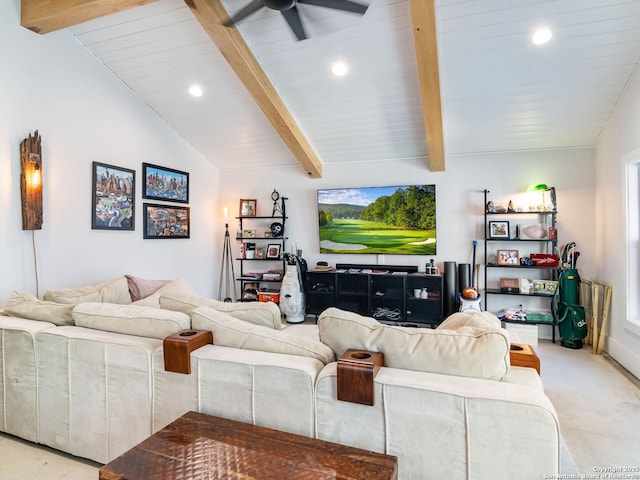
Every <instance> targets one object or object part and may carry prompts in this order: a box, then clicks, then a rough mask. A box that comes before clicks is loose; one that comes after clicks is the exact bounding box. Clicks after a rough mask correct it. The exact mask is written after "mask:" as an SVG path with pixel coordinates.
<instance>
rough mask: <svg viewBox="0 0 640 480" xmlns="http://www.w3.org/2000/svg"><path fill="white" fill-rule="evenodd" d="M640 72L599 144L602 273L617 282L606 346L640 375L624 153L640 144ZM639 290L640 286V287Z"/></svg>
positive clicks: (639, 336)
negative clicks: (631, 302)
mask: <svg viewBox="0 0 640 480" xmlns="http://www.w3.org/2000/svg"><path fill="white" fill-rule="evenodd" d="M639 132H640V74H639V73H638V71H636V73H635V75H634V77H633V78H632V79H631V81H630V83H629V85H628V86H627V88H626V90H625V93H624V96H623V97H622V99H621V101H620V103H619V105H618V107H617V108H616V111H615V113H614V115H613V116H612V118H611V119H610V121H609V123H608V125H607V128H606V129H605V131H604V133H603V134H602V135H601V137H600V139H599V141H598V144H597V145H596V173H597V190H596V198H597V203H596V205H597V215H596V218H597V225H598V228H597V237H596V238H597V253H598V263H597V271H598V277H599V279H601V280H602V281H604V282H607V283H609V284H611V285H612V287H613V296H612V305H611V315H610V323H609V328H608V336H607V337H606V339H605V350H606V351H607V352H608V353H609V354H610V355H611V356H613V357H614V358H615V359H616V360H618V361H619V362H620V363H621V364H622V365H624V366H625V367H626V368H627V369H628V370H630V371H631V372H633V373H634V375H636V376H637V377H640V329H638V328H637V327H635V329H634V326H633V325H632V324H631V323H630V322H628V321H627V319H626V315H627V312H626V304H627V293H626V290H627V285H626V282H627V279H626V277H625V272H626V259H625V242H626V231H625V175H624V174H625V165H624V160H623V158H624V156H625V155H627V154H629V153H631V152H633V151H636V150H637V149H639V148H640V134H639ZM635 294H636V295H638V292H635Z"/></svg>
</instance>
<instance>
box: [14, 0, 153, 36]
mask: <svg viewBox="0 0 640 480" xmlns="http://www.w3.org/2000/svg"><path fill="white" fill-rule="evenodd" d="M156 1H157V0H108V1H105V0H55V1H53V0H22V4H21V10H20V15H21V19H20V24H21V25H22V26H23V27H25V28H28V29H29V30H33V31H34V32H36V33H42V34H44V33H49V32H53V31H55V30H60V29H62V28H67V27H71V26H72V25H77V24H78V23H82V22H86V21H88V20H93V19H94V18H99V17H103V16H105V15H109V14H111V13H116V12H120V11H122V10H126V9H128V8H132V7H138V6H140V5H144V4H146V3H153V2H156Z"/></svg>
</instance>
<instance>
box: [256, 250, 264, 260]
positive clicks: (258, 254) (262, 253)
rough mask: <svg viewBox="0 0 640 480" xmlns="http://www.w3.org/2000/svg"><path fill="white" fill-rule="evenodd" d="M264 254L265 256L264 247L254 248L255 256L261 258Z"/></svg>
mask: <svg viewBox="0 0 640 480" xmlns="http://www.w3.org/2000/svg"><path fill="white" fill-rule="evenodd" d="M264 256H265V249H264V247H260V248H256V258H258V259H262V258H264Z"/></svg>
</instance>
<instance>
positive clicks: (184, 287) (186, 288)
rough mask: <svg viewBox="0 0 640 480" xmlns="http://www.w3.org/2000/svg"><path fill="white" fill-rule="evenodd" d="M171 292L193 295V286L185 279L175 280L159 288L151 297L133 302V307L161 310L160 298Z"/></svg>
mask: <svg viewBox="0 0 640 480" xmlns="http://www.w3.org/2000/svg"><path fill="white" fill-rule="evenodd" d="M171 292H183V293H190V294H193V290H192V289H191V286H190V285H189V284H188V283H187V282H186V280H184V279H183V278H179V277H178V278H175V279H173V280H171V281H169V282H168V283H166V284H165V285H163V286H162V287H160V288H158V289H157V290H156V291H155V292H153V293H152V294H151V295H148V296H146V297H144V298H141V299H140V300H136V301H135V302H133V305H140V306H143V307H154V308H160V297H161V296H162V295H165V294H167V293H171Z"/></svg>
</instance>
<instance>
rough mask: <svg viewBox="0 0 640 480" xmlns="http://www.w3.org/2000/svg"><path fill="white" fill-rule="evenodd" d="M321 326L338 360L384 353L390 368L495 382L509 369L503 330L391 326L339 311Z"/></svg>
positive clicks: (328, 314) (324, 317) (330, 312)
mask: <svg viewBox="0 0 640 480" xmlns="http://www.w3.org/2000/svg"><path fill="white" fill-rule="evenodd" d="M474 321H477V322H480V321H481V320H479V319H475V320H474ZM455 322H460V324H462V323H463V322H462V320H461V319H457V320H455ZM455 322H454V320H452V322H451V323H452V324H454V323H455ZM318 328H319V330H320V340H321V341H322V342H323V343H325V344H326V345H328V346H329V347H331V349H332V350H333V351H334V352H335V354H336V355H337V356H339V355H342V354H343V353H344V352H345V351H346V350H348V349H350V348H356V349H361V350H369V351H373V352H382V353H383V354H384V364H385V366H387V367H392V368H401V369H406V370H417V371H423V372H432V373H441V374H446V375H458V376H463V377H477V378H485V379H493V380H500V379H501V378H502V377H504V375H506V373H507V372H508V370H509V338H508V336H507V334H506V332H505V331H504V330H503V329H502V328H494V327H478V326H469V325H466V324H465V325H461V326H459V327H458V328H457V329H455V330H448V329H437V330H431V329H424V328H409V327H397V326H389V325H383V324H381V323H379V322H378V321H376V320H375V319H373V318H369V317H363V316H361V315H358V314H355V313H352V312H345V311H343V310H340V309H338V308H335V307H331V308H328V309H327V310H325V311H324V312H323V313H322V314H321V315H320V317H319V318H318Z"/></svg>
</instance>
